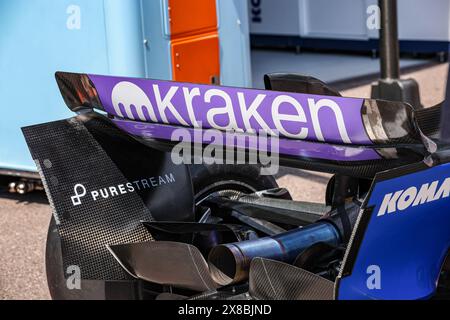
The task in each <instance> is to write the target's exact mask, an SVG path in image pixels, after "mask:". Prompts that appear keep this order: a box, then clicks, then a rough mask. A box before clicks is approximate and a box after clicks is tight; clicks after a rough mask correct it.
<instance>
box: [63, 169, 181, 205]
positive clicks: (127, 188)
mask: <svg viewBox="0 0 450 320" xmlns="http://www.w3.org/2000/svg"><path fill="white" fill-rule="evenodd" d="M175 182H176V180H175V176H174V175H173V173H168V174H165V175H160V176H154V177H149V178H143V179H139V180H135V181H133V182H128V183H122V184H118V185H114V186H109V187H105V188H100V189H96V190H91V191H89V195H90V198H91V200H92V201H98V200H100V199H109V198H113V197H118V196H121V195H125V194H127V193H132V192H136V191H140V190H146V189H151V188H157V187H159V186H162V185H167V184H172V183H175ZM73 192H74V195H73V196H71V197H70V200H71V201H72V204H73V206H79V205H81V204H82V199H83V198H84V197H85V196H87V195H88V190H87V189H86V187H85V186H84V185H83V184H81V183H78V184H76V185H75V186H74V187H73Z"/></svg>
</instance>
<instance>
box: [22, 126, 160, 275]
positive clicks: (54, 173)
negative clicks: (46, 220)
mask: <svg viewBox="0 0 450 320" xmlns="http://www.w3.org/2000/svg"><path fill="white" fill-rule="evenodd" d="M23 133H24V135H25V138H26V140H27V143H28V146H29V148H30V151H31V154H32V157H33V159H35V162H36V164H37V165H38V169H39V173H40V175H41V177H42V179H43V181H44V184H45V189H46V192H47V195H48V197H49V200H50V204H51V205H52V208H53V215H54V217H55V220H56V223H57V227H58V231H59V234H60V237H61V247H62V252H63V262H64V268H65V270H67V267H69V266H72V265H74V266H78V267H79V268H80V271H81V278H82V279H88V280H90V279H97V280H124V279H129V275H127V274H126V272H125V271H124V270H123V269H122V268H121V266H120V265H119V264H118V263H117V262H116V261H115V259H114V257H113V256H112V255H111V254H110V253H109V252H108V250H107V247H106V245H111V244H122V243H134V242H142V241H148V240H152V237H151V235H150V234H149V233H148V231H147V230H146V228H145V227H144V226H143V225H142V223H140V221H142V220H144V221H151V220H153V217H152V215H151V213H150V210H149V209H148V207H147V206H145V204H144V202H143V201H142V199H141V197H140V196H139V195H138V194H137V193H136V192H125V193H122V192H120V193H119V192H117V195H115V194H114V195H113V193H111V191H110V190H109V196H108V198H101V197H100V198H98V199H97V200H95V201H94V200H93V197H92V194H91V192H92V191H93V190H101V189H103V190H105V189H104V188H108V187H110V186H116V189H117V190H119V187H118V186H119V185H126V184H127V183H129V182H128V180H127V179H126V178H125V177H124V175H123V174H122V172H121V171H120V170H119V169H118V168H117V167H116V165H115V164H114V162H113V161H112V160H111V159H110V157H109V156H108V155H107V154H106V152H105V151H104V150H103V148H102V147H101V146H100V145H99V144H98V142H97V141H96V140H95V139H94V138H93V136H92V135H91V134H90V132H89V131H88V130H87V128H86V127H85V126H84V125H83V123H82V121H80V120H79V118H72V119H68V120H61V121H56V122H51V123H47V124H41V125H36V126H31V127H26V128H23ZM77 184H81V185H83V187H84V188H85V189H86V195H85V196H83V197H80V198H79V199H78V200H79V204H78V205H74V203H73V201H75V202H77V199H76V198H74V199H72V198H71V197H73V196H74V194H75V190H74V186H75V185H77ZM107 191H108V190H107ZM122 191H123V189H122ZM78 193H80V194H82V193H83V192H82V190H81V189H80V188H79V189H78ZM64 273H66V272H64Z"/></svg>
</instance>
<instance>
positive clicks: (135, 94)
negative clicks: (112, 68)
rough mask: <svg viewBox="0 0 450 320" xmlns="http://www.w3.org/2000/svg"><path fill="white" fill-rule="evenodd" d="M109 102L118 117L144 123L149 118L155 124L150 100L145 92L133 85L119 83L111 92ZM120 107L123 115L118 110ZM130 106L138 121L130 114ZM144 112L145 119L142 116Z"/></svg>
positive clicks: (126, 82)
mask: <svg viewBox="0 0 450 320" xmlns="http://www.w3.org/2000/svg"><path fill="white" fill-rule="evenodd" d="M111 100H112V104H113V106H114V110H115V112H116V114H117V115H118V116H119V117H122V118H124V117H126V118H129V119H133V120H141V121H146V120H148V118H147V117H148V116H149V117H150V119H151V120H152V121H154V122H156V116H155V113H154V111H153V106H152V104H151V102H150V99H149V98H148V96H147V95H146V94H145V92H144V91H143V90H142V89H141V88H140V87H139V86H137V85H136V84H134V83H131V82H128V81H122V82H119V83H118V84H117V85H116V86H115V87H114V89H113V90H112V93H111ZM120 105H122V107H123V110H124V111H125V115H124V114H123V112H122V110H121V109H120ZM132 106H133V107H134V109H135V110H136V114H137V116H138V118H139V119H136V118H135V116H134V114H133V112H132ZM144 110H145V111H146V112H147V114H148V116H147V117H146V115H145V114H144Z"/></svg>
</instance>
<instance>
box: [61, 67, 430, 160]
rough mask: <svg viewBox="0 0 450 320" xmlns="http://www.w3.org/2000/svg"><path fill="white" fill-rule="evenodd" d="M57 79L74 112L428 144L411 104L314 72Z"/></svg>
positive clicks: (358, 141) (302, 136)
mask: <svg viewBox="0 0 450 320" xmlns="http://www.w3.org/2000/svg"><path fill="white" fill-rule="evenodd" d="M291 80H292V81H291ZM56 81H57V83H58V86H59V88H60V91H61V94H62V96H63V98H64V101H65V103H66V104H67V106H68V107H69V108H70V109H71V110H72V111H80V110H82V109H99V110H104V111H106V112H108V113H109V114H111V115H113V116H116V117H119V118H124V119H129V120H134V121H140V122H156V123H161V124H170V125H180V126H188V127H200V126H201V127H203V128H215V129H219V130H223V129H232V130H242V131H244V132H255V131H258V130H263V131H266V133H269V134H272V133H273V131H275V129H276V130H277V132H276V134H277V135H279V136H283V137H286V138H290V139H299V140H305V141H312V142H326V143H333V144H335V145H345V144H351V145H356V146H358V145H359V146H369V147H370V146H374V145H378V146H383V147H384V146H386V147H387V146H395V145H398V144H414V145H416V147H417V145H422V146H425V149H427V150H428V149H429V146H428V145H427V144H425V143H424V141H423V140H424V135H423V134H422V132H421V131H420V128H419V125H418V124H417V121H416V118H415V115H414V111H413V109H412V107H411V106H410V105H408V104H406V103H402V102H392V101H383V100H373V99H358V98H344V97H340V96H337V95H338V94H339V93H338V92H336V91H334V90H333V89H331V88H329V87H327V86H326V85H325V84H324V83H323V82H321V81H320V80H317V79H315V78H311V77H305V76H298V75H291V76H289V77H288V76H286V75H285V74H281V75H280V74H278V75H277V74H275V75H274V74H272V75H267V76H266V83H267V84H268V87H269V88H274V89H277V90H281V89H284V87H285V88H287V89H288V91H291V92H282V91H269V90H257V89H246V88H233V87H226V86H211V85H197V84H191V83H178V82H173V81H161V80H151V79H138V78H127V77H112V76H98V75H87V74H77V73H67V72H57V73H56ZM299 81H300V82H299ZM283 83H284V85H283ZM286 83H289V86H291V87H289V86H288V85H286ZM293 83H303V85H302V86H303V88H304V89H305V91H306V92H322V93H323V94H328V95H317V94H307V93H292V91H295V90H294V88H292V85H293ZM302 86H300V89H301V87H302ZM224 102H225V104H224ZM212 115H215V116H216V117H217V120H216V119H215V118H214V116H212ZM224 116H228V121H224V120H223V117H224ZM220 117H222V119H220ZM200 123H201V124H200ZM267 131H269V132H267ZM428 151H432V150H428Z"/></svg>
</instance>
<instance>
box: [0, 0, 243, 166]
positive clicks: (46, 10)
mask: <svg viewBox="0 0 450 320" xmlns="http://www.w3.org/2000/svg"><path fill="white" fill-rule="evenodd" d="M217 4H218V5H217V8H218V12H219V13H218V15H219V38H220V43H221V66H222V68H221V69H222V70H221V72H222V76H221V82H222V84H226V85H234V86H249V85H250V63H249V61H250V58H249V41H248V21H247V4H246V2H245V1H239V0H231V1H230V0H217ZM168 20H169V19H168V0H142V1H141V0H58V1H55V0H38V1H30V0H14V1H10V0H0V25H1V27H2V28H1V30H2V32H1V35H0V97H1V98H2V100H1V105H0V110H2V114H3V116H2V117H1V118H0V174H2V173H5V169H6V170H7V171H9V173H12V174H15V173H19V172H21V173H23V172H35V171H36V168H35V165H34V162H33V161H32V159H31V157H30V155H29V152H28V148H27V146H26V144H25V141H24V138H23V136H22V133H21V131H20V128H21V127H23V126H28V125H32V124H36V123H42V122H49V121H53V120H57V119H62V118H67V117H70V116H72V114H71V113H70V112H69V111H68V110H67V108H65V107H64V102H63V100H62V98H61V96H60V94H59V93H58V92H59V91H58V88H57V86H56V82H55V80H54V73H55V71H58V70H63V71H72V72H82V73H83V72H84V73H91V74H106V75H107V74H112V75H121V76H135V77H151V78H155V79H167V80H170V79H171V76H172V66H171V57H170V30H169V21H168Z"/></svg>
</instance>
